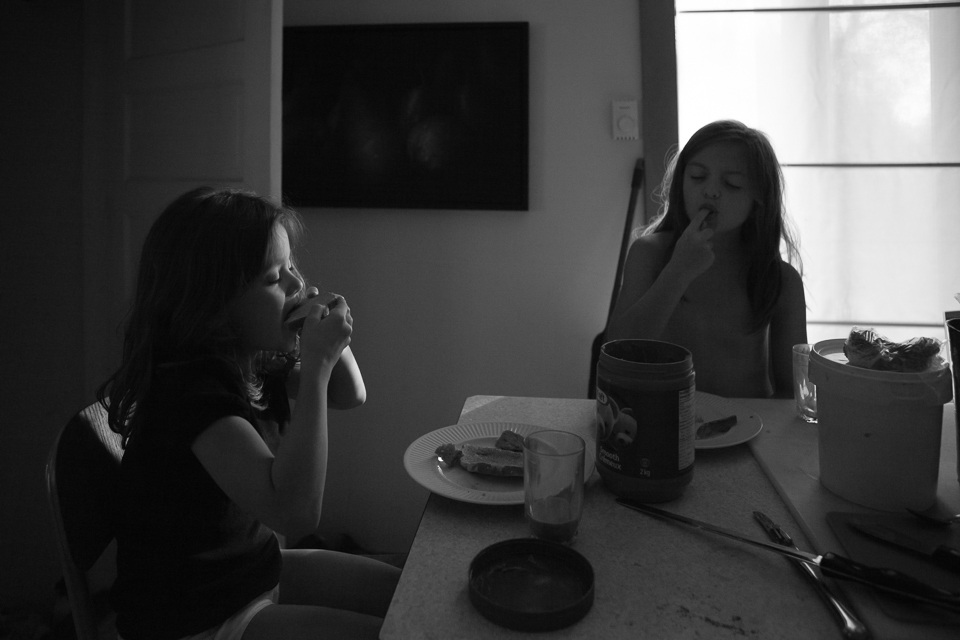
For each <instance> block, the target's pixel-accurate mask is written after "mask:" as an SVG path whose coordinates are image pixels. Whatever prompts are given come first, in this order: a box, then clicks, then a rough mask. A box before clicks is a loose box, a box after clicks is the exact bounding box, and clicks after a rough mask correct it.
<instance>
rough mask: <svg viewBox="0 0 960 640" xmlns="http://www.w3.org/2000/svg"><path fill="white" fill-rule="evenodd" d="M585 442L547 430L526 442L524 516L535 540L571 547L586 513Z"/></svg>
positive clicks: (537, 432)
mask: <svg viewBox="0 0 960 640" xmlns="http://www.w3.org/2000/svg"><path fill="white" fill-rule="evenodd" d="M585 450H586V446H585V444H584V442H583V438H581V437H580V436H578V435H576V434H574V433H569V432H567V431H553V430H544V431H536V432H534V433H531V434H530V435H529V436H527V437H526V438H524V440H523V489H524V498H525V499H524V513H525V514H526V518H527V523H528V524H529V525H530V531H531V532H532V533H533V535H534V536H536V537H538V538H542V539H544V540H552V541H554V542H562V543H569V542H572V541H573V539H574V538H575V537H576V535H577V529H578V528H579V527H580V516H581V515H582V513H583V466H584V452H585Z"/></svg>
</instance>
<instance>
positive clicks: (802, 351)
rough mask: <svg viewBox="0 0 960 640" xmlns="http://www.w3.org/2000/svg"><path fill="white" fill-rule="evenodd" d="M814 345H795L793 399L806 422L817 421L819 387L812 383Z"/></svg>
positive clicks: (799, 413)
mask: <svg viewBox="0 0 960 640" xmlns="http://www.w3.org/2000/svg"><path fill="white" fill-rule="evenodd" d="M811 349H812V345H809V344H795V345H793V397H794V399H795V400H796V401H797V415H798V416H800V419H801V420H804V421H805V422H816V421H817V385H815V384H813V383H812V382H810V373H809V370H810V350H811Z"/></svg>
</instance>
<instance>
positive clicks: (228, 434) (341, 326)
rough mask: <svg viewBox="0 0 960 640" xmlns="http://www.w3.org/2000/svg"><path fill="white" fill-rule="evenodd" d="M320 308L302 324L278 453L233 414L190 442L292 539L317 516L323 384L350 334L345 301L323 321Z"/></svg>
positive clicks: (260, 515) (221, 480) (250, 507)
mask: <svg viewBox="0 0 960 640" xmlns="http://www.w3.org/2000/svg"><path fill="white" fill-rule="evenodd" d="M322 309H323V307H322V306H319V305H318V306H317V307H316V308H315V309H313V310H312V311H311V313H310V315H309V316H308V318H307V320H306V322H305V323H304V328H303V331H302V333H301V340H300V353H301V368H300V378H299V389H298V393H297V402H296V404H295V405H294V407H293V411H292V415H291V419H290V424H289V425H288V426H287V428H286V431H285V433H284V435H283V438H282V439H281V441H280V444H279V447H278V448H277V451H276V454H275V455H274V454H272V453H271V452H270V449H269V448H268V447H267V445H266V443H265V442H264V441H263V439H262V438H261V437H260V435H259V434H258V433H257V431H256V429H255V428H254V427H253V425H251V424H250V423H249V422H248V421H247V420H244V419H243V418H240V417H237V416H230V417H226V418H222V419H220V420H217V421H216V422H214V423H213V424H212V425H211V426H210V427H209V428H207V429H206V430H204V431H203V432H202V433H201V434H200V435H199V436H197V439H196V440H195V441H194V443H193V445H192V450H193V452H194V454H195V455H196V456H197V459H198V460H199V461H200V463H201V464H202V465H203V466H204V468H205V469H206V470H207V472H208V473H209V474H210V476H211V477H212V478H213V479H214V481H215V482H216V483H217V485H218V486H219V487H220V488H221V489H222V490H223V491H224V493H226V494H227V496H229V497H230V499H231V500H233V502H235V503H236V504H237V505H238V506H240V508H242V509H244V510H245V511H246V512H247V513H249V514H251V515H252V516H254V517H256V518H257V519H258V520H260V521H261V522H262V523H263V524H265V525H266V526H268V527H270V528H271V529H273V530H274V531H277V532H278V533H281V534H284V535H286V536H287V537H288V538H290V539H294V540H296V539H299V538H302V537H303V536H305V535H307V534H310V533H313V531H315V530H316V528H317V525H318V524H319V521H320V510H321V505H322V502H323V491H324V486H325V482H326V472H327V450H328V446H327V389H328V386H329V383H330V378H331V375H332V373H333V370H334V368H335V365H336V363H337V362H338V360H339V359H340V356H341V354H342V352H343V350H344V349H345V348H346V347H347V345H348V344H349V342H350V333H351V332H352V318H351V317H350V313H349V308H348V307H347V305H346V302H345V301H343V300H340V302H339V304H338V305H337V306H336V307H334V308H333V310H331V312H330V314H329V315H328V316H326V317H325V318H323V319H322V321H321V310H322Z"/></svg>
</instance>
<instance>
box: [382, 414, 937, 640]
mask: <svg viewBox="0 0 960 640" xmlns="http://www.w3.org/2000/svg"><path fill="white" fill-rule="evenodd" d="M734 402H737V403H741V402H742V403H744V404H746V402H747V401H741V400H736V401H734ZM760 402H761V403H763V404H760V405H757V406H756V408H754V407H753V406H752V405H751V408H752V409H753V410H754V411H756V412H757V413H758V414H759V415H760V416H761V418H762V419H763V420H764V423H765V426H764V434H766V433H767V432H768V431H770V432H779V431H780V429H781V427H783V426H784V425H785V424H786V423H788V422H790V421H791V420H792V407H793V402H792V401H773V400H765V401H760ZM594 419H595V403H594V401H592V400H582V399H578V400H572V399H552V398H516V397H503V396H473V397H471V398H468V399H467V401H466V403H465V404H464V408H463V411H462V413H461V416H460V420H459V422H460V423H465V422H487V421H491V422H492V421H503V422H520V423H526V424H538V425H544V426H547V427H550V428H560V429H567V430H571V431H576V432H579V433H581V434H585V435H588V436H590V434H592V431H593V425H594ZM764 434H761V436H760V437H763V435H764ZM590 437H592V436H590ZM695 465H696V466H695V471H694V478H693V482H692V483H691V484H690V486H689V487H688V488H687V490H686V492H685V493H684V495H683V496H682V497H681V498H680V499H678V500H676V501H673V502H670V503H666V504H664V505H662V506H663V507H664V508H666V509H668V510H671V511H675V512H677V513H682V514H685V515H688V516H691V517H694V518H698V519H701V520H705V521H707V522H712V523H715V524H718V525H721V526H724V527H727V528H730V529H733V530H735V531H739V532H741V533H743V534H744V535H747V536H751V537H754V538H757V539H762V540H763V539H766V536H765V534H764V532H763V530H762V529H761V528H760V527H759V525H757V524H756V522H755V521H754V519H753V517H752V513H753V511H755V510H759V511H763V512H764V513H766V514H767V515H768V516H770V517H771V518H772V519H773V520H774V521H776V522H778V523H779V524H781V525H782V526H783V528H784V529H785V530H787V532H788V533H790V534H791V535H793V537H794V539H795V542H796V543H797V545H798V546H799V547H800V548H801V549H812V548H813V545H812V544H811V542H810V541H809V540H808V538H807V535H806V533H805V531H804V529H803V528H802V527H801V526H799V525H798V523H797V521H796V520H794V517H793V516H792V515H791V510H790V508H788V506H787V505H786V504H785V503H784V501H783V500H782V499H781V498H780V495H778V490H777V488H776V487H775V486H774V484H772V483H771V481H770V479H768V477H767V474H766V473H765V472H764V469H763V468H762V467H761V465H760V463H759V462H758V458H757V457H755V456H754V455H753V453H752V452H751V448H750V447H749V446H747V445H739V446H735V447H731V448H727V449H716V450H708V451H702V450H701V451H697V459H696V463H695ZM615 497H616V496H614V495H613V494H612V493H610V492H609V491H608V490H607V489H605V488H604V487H603V484H602V482H601V481H600V478H599V476H598V475H596V474H595V475H594V477H593V479H592V480H591V481H590V482H589V483H588V486H587V491H586V496H585V505H584V514H583V520H582V522H581V526H580V533H579V536H578V538H577V540H576V542H575V543H574V545H573V548H574V549H576V550H577V551H578V552H580V553H581V554H582V555H584V556H585V557H586V558H587V559H588V560H589V561H590V563H591V564H592V565H593V568H594V571H595V574H596V599H595V602H594V605H593V608H592V609H591V611H590V612H589V613H588V614H587V615H586V617H585V618H584V619H583V620H581V621H580V622H578V623H576V624H574V625H573V626H571V627H568V628H566V629H561V630H558V631H554V632H551V633H550V634H549V635H551V636H552V637H557V638H605V639H611V640H612V639H616V638H643V637H649V638H664V639H668V638H744V637H748V638H764V639H778V638H803V639H807V638H839V637H840V633H839V630H838V627H837V625H836V623H835V622H834V620H833V618H832V617H831V615H830V613H829V611H828V610H827V608H826V607H825V606H824V604H823V603H822V602H821V600H820V599H819V596H818V595H817V593H816V591H815V590H814V589H813V588H812V587H811V586H810V584H809V583H808V582H806V580H805V578H804V577H803V576H802V575H801V573H800V572H799V571H797V570H796V569H795V568H794V567H792V566H791V565H790V564H789V562H788V561H787V560H785V559H784V558H782V557H780V556H778V555H776V554H774V553H770V552H767V551H764V550H762V549H756V548H753V547H749V546H747V545H744V544H741V543H737V542H735V541H731V540H728V539H726V538H722V537H719V536H715V535H711V534H708V533H704V532H701V531H697V530H694V529H691V528H689V527H684V526H682V525H676V524H673V523H669V522H664V521H662V520H657V519H655V518H651V517H648V516H646V515H644V514H640V513H637V512H634V511H631V510H629V509H626V508H624V507H621V506H619V505H617V504H616V503H615V501H614V499H615ZM807 529H809V527H807ZM528 535H529V533H528V530H527V526H526V523H525V522H524V518H523V508H522V506H520V505H507V506H494V505H478V504H470V503H465V502H458V501H455V500H451V499H448V498H445V497H442V496H439V495H431V496H430V498H429V500H428V501H427V505H426V508H425V510H424V513H423V517H422V519H421V522H420V527H419V529H418V531H417V535H416V538H415V540H414V542H413V545H412V547H411V549H410V553H409V556H408V559H407V562H406V565H405V567H404V570H403V574H402V575H401V578H400V583H399V585H398V588H397V591H396V593H395V595H394V598H393V601H392V603H391V606H390V610H389V611H388V613H387V616H386V619H385V621H384V625H383V628H382V630H381V634H380V637H381V638H383V639H395V638H396V639H401V638H402V639H404V640H407V639H411V638H443V639H444V640H446V639H449V638H458V639H460V638H464V639H470V638H511V637H518V638H519V637H529V636H530V635H531V634H525V633H519V632H514V631H511V630H509V629H505V628H502V627H499V626H497V625H495V624H493V623H491V622H489V621H487V620H486V619H485V618H483V617H482V616H481V615H480V614H479V613H478V612H477V611H476V610H475V609H474V608H473V606H472V605H471V604H470V601H469V597H468V590H467V571H468V567H469V564H470V561H471V560H472V559H473V557H474V556H475V555H476V554H477V553H478V552H479V551H480V550H482V549H483V548H485V547H487V546H489V545H490V544H493V543H495V542H499V541H501V540H506V539H510V538H522V537H527V536H528ZM877 631H880V630H879V629H876V630H874V632H875V633H874V636H875V637H877V638H881V639H882V638H884V637H896V636H885V635H883V634H882V633H876V632H877ZM934 637H936V636H934Z"/></svg>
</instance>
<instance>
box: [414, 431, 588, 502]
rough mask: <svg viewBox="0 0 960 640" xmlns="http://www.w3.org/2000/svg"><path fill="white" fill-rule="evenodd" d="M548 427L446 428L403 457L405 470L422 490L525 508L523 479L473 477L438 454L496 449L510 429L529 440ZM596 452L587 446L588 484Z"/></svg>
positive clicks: (426, 437)
mask: <svg viewBox="0 0 960 640" xmlns="http://www.w3.org/2000/svg"><path fill="white" fill-rule="evenodd" d="M546 428H547V427H538V426H534V425H532V424H517V423H514V422H466V423H464V424H455V425H451V426H449V427H443V428H442V429H437V430H436V431H431V432H430V433H427V434H424V435H422V436H420V437H419V438H418V439H417V440H415V441H414V442H413V443H412V444H411V445H410V446H409V447H407V451H406V453H404V454H403V466H404V468H405V469H406V470H407V473H409V474H410V477H411V478H413V479H414V480H415V481H416V482H417V483H418V484H419V485H420V486H422V487H425V488H427V489H429V490H430V491H432V492H434V493H437V494H440V495H442V496H446V497H447V498H453V499H454V500H460V501H461V502H474V503H478V504H523V478H522V477H511V478H501V477H498V476H486V475H480V474H477V473H470V472H469V471H465V470H464V469H462V468H460V467H459V466H456V467H453V468H450V467H447V465H445V464H444V463H442V462H440V459H439V458H437V454H436V450H437V447H439V446H440V445H442V444H447V443H452V444H456V445H460V444H464V443H467V442H469V443H470V444H474V445H477V446H482V447H492V446H493V445H494V444H495V443H496V441H497V438H499V437H500V434H501V433H503V432H504V431H506V430H507V429H509V430H511V431H516V432H517V433H519V434H520V435H522V436H528V435H530V434H531V433H533V432H534V431H542V430H544V429H546ZM595 455H596V454H595V450H594V448H593V447H592V446H591V443H590V442H587V450H586V451H585V452H584V480H586V479H587V478H589V477H590V475H591V474H593V469H594V465H595V464H596V461H595V460H594V457H595Z"/></svg>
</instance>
